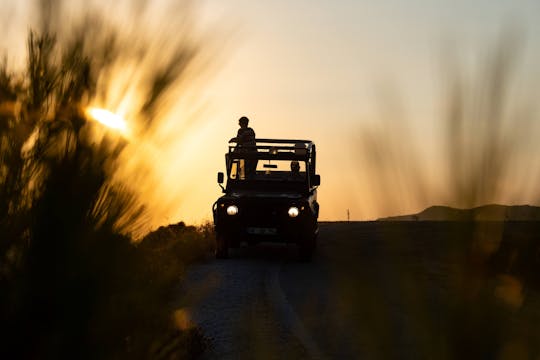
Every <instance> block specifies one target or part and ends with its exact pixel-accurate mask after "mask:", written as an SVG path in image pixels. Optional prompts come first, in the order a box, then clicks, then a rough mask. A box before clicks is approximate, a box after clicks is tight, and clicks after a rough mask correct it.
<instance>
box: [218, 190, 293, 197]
mask: <svg viewBox="0 0 540 360" xmlns="http://www.w3.org/2000/svg"><path fill="white" fill-rule="evenodd" d="M224 197H226V198H230V199H246V198H254V199H257V198H265V199H300V198H301V197H302V195H301V194H299V193H297V192H261V191H233V192H231V193H229V194H227V195H225V196H224Z"/></svg>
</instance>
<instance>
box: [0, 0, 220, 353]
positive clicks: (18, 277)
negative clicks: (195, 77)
mask: <svg viewBox="0 0 540 360" xmlns="http://www.w3.org/2000/svg"><path fill="white" fill-rule="evenodd" d="M186 4H187V3H186ZM65 5H66V3H64V2H62V1H48V0H44V1H40V2H39V7H38V15H39V17H40V20H41V22H40V26H39V28H38V30H36V31H34V30H31V31H29V34H28V40H27V60H26V66H25V67H24V69H23V70H22V71H19V70H12V69H11V68H10V66H9V64H8V61H7V58H6V59H5V60H4V61H3V62H1V63H0V294H1V296H0V321H1V323H2V329H1V330H0V332H1V334H0V338H1V339H2V340H1V341H2V345H1V346H0V358H4V359H10V358H18V359H25V358H32V359H34V358H49V359H59V358H74V359H78V358H99V359H103V358H115V359H118V358H130V359H131V358H149V357H150V358H159V357H164V358H168V357H171V356H175V357H176V358H192V357H194V356H196V355H197V354H200V352H201V351H202V349H203V348H204V341H203V340H204V339H203V338H202V336H201V335H200V333H199V332H198V330H197V329H193V328H189V329H180V328H177V327H175V326H174V321H173V320H174V319H173V318H172V314H173V310H174V309H170V307H169V303H170V296H171V294H170V291H171V288H172V286H173V285H174V284H175V283H176V282H177V281H178V280H179V277H180V276H181V275H182V271H183V268H184V267H185V266H186V265H187V264H189V263H191V262H193V261H196V260H197V259H200V258H201V257H204V256H205V254H206V253H207V252H209V251H210V248H211V242H210V238H211V234H210V233H211V228H210V227H209V226H203V227H200V228H195V227H187V226H184V225H183V224H179V225H177V226H175V227H172V228H170V229H169V230H167V232H166V233H167V234H166V235H164V234H163V232H164V230H160V231H158V232H157V233H153V234H151V235H148V236H147V237H146V238H145V239H143V240H142V241H141V242H139V243H138V244H137V245H135V244H134V243H133V241H132V239H131V238H130V234H133V233H137V232H140V230H141V228H142V227H143V226H144V225H145V223H146V221H147V219H148V213H147V211H146V208H145V204H143V203H142V202H141V200H140V198H139V197H137V196H136V194H135V193H134V191H133V190H132V187H131V188H128V187H127V186H126V185H125V184H123V183H121V182H118V181H115V169H116V168H117V167H118V165H119V158H120V155H121V154H122V152H123V151H124V149H126V147H127V146H128V143H127V142H126V140H125V139H123V138H122V137H120V136H119V135H118V134H115V133H114V132H112V131H109V130H107V129H104V128H101V127H100V126H101V125H99V124H97V123H96V122H92V121H89V119H87V118H86V115H85V108H86V107H87V106H88V105H89V102H90V101H91V100H92V99H94V98H95V97H99V96H100V91H101V92H103V91H104V89H103V88H102V87H100V86H98V85H99V84H100V82H103V81H104V78H105V79H108V78H109V77H110V76H111V72H112V71H113V70H114V69H115V68H116V67H118V66H120V65H121V62H122V60H125V58H130V59H131V60H132V61H135V62H137V59H139V60H140V57H143V55H142V54H143V53H144V52H143V53H141V51H143V50H144V49H145V44H147V43H145V42H144V41H143V42H142V43H140V42H137V41H138V40H140V39H133V38H130V36H125V37H122V36H120V32H118V29H116V28H114V27H112V26H107V25H106V24H105V22H104V20H103V19H102V18H100V17H99V16H97V15H96V16H94V17H92V16H87V17H84V16H83V17H82V18H81V19H80V21H79V22H78V23H77V22H75V23H74V24H71V23H69V22H67V24H68V25H66V22H63V21H61V20H60V18H62V14H64V13H63V12H62V9H63V6H65ZM141 9H142V10H144V7H142V8H141ZM187 9H188V8H187V7H186V9H185V10H186V13H188V12H187ZM102 20H103V21H102ZM60 24H62V26H60ZM181 31H187V25H186V27H185V28H182V30H181ZM178 35H180V34H178ZM183 35H186V34H183ZM176 38H177V40H178V39H180V40H182V39H183V38H182V37H181V36H177V37H176ZM186 39H187V38H186ZM180 40H178V41H175V42H173V44H172V45H171V48H169V49H168V50H170V51H171V52H172V53H174V54H176V56H172V57H167V58H166V59H162V60H163V61H162V62H160V63H156V66H155V67H152V68H150V70H149V71H148V73H147V74H146V78H145V82H144V86H142V89H141V91H142V93H143V95H144V98H145V99H146V101H145V102H144V103H143V105H142V107H141V108H140V109H139V110H138V111H139V113H140V117H141V118H143V119H144V121H143V122H141V123H140V125H139V127H138V128H137V131H138V132H139V134H140V135H141V136H143V134H144V132H145V131H146V130H148V129H150V128H151V127H152V126H153V125H154V122H155V119H156V118H157V115H156V113H158V112H159V111H158V109H160V107H161V105H163V106H165V104H164V102H166V101H165V100H167V99H168V97H169V96H170V95H171V94H170V91H172V89H174V88H175V87H174V86H173V85H174V84H176V83H177V82H178V81H180V79H181V80H186V78H185V76H184V75H185V70H186V68H187V67H188V66H189V65H190V64H192V61H194V57H195V54H196V53H197V49H196V47H193V44H191V43H189V42H188V41H185V42H182V41H180ZM147 45H148V44H147ZM160 46H161V47H162V48H163V49H165V47H164V44H163V43H162V44H160ZM128 49H129V51H128ZM126 51H128V53H127V54H126V53H125V52H126ZM137 52H139V53H138V54H139V57H137V56H136V55H137ZM162 55H163V54H162ZM164 58H165V57H164ZM101 95H103V94H101Z"/></svg>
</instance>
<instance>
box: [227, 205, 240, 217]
mask: <svg viewBox="0 0 540 360" xmlns="http://www.w3.org/2000/svg"><path fill="white" fill-rule="evenodd" d="M227 214H228V215H236V214H238V206H236V205H229V206H227Z"/></svg>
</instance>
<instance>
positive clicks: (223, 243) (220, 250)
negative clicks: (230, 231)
mask: <svg viewBox="0 0 540 360" xmlns="http://www.w3.org/2000/svg"><path fill="white" fill-rule="evenodd" d="M228 257H229V241H228V239H227V237H226V236H225V235H223V234H220V233H217V234H216V259H227V258H228Z"/></svg>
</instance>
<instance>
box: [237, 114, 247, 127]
mask: <svg viewBox="0 0 540 360" xmlns="http://www.w3.org/2000/svg"><path fill="white" fill-rule="evenodd" d="M248 124H249V119H248V118H247V117H246V116H242V117H241V118H240V119H238V125H240V127H243V128H244V127H247V126H248Z"/></svg>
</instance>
